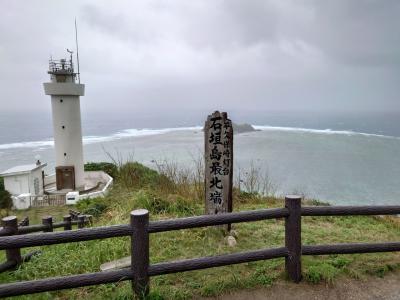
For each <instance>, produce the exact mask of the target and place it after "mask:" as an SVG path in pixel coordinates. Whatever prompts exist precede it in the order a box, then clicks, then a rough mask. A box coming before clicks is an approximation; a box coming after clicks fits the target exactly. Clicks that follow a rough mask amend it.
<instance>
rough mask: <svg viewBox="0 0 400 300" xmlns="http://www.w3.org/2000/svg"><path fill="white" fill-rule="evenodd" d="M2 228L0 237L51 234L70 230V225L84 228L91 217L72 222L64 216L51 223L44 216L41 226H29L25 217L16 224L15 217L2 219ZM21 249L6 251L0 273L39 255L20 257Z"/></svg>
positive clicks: (82, 217)
mask: <svg viewBox="0 0 400 300" xmlns="http://www.w3.org/2000/svg"><path fill="white" fill-rule="evenodd" d="M2 223H3V228H1V229H0V237H2V236H3V237H4V236H13V235H22V234H28V233H33V232H53V230H54V229H56V228H64V230H71V229H72V225H77V226H78V229H79V228H84V227H85V225H86V224H89V223H91V216H89V215H79V217H78V220H76V221H72V218H71V215H66V216H64V218H63V221H62V222H56V223H53V217H51V216H45V217H43V218H42V224H41V225H30V226H29V218H28V217H25V218H24V219H23V220H22V221H21V222H20V223H18V220H17V217H15V216H9V217H5V218H3V219H2ZM20 248H21V247H15V248H12V249H6V257H7V261H6V262H4V263H1V264H0V273H1V272H4V271H7V270H10V269H14V268H16V267H17V266H18V265H20V264H21V263H23V262H27V261H29V260H30V259H31V258H32V257H33V256H34V255H37V254H40V253H41V252H40V251H33V252H30V253H28V254H26V255H23V256H21V250H20Z"/></svg>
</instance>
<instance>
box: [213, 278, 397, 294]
mask: <svg viewBox="0 0 400 300" xmlns="http://www.w3.org/2000/svg"><path fill="white" fill-rule="evenodd" d="M207 299H208V300H211V299H218V300H228V299H229V300H244V299H251V300H264V299H268V300H275V299H277V300H313V299H324V300H344V299H346V300H347V299H351V300H367V299H368V300H369V299H374V300H375V299H382V300H383V299H385V300H397V299H400V273H395V274H388V275H386V276H385V277H384V278H377V277H369V278H367V279H365V280H355V279H340V280H338V281H336V282H335V284H334V285H332V286H327V285H325V284H316V285H313V284H308V283H304V282H303V283H300V284H293V283H289V282H284V281H280V282H277V283H275V284H274V285H273V286H272V287H270V288H263V289H256V290H248V291H236V292H233V293H232V294H226V295H222V296H219V297H215V298H207Z"/></svg>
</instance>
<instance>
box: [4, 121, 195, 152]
mask: <svg viewBox="0 0 400 300" xmlns="http://www.w3.org/2000/svg"><path fill="white" fill-rule="evenodd" d="M202 129H203V127H202V126H193V127H176V128H161V129H148V128H143V129H125V130H121V131H118V132H116V133H114V134H111V135H108V136H94V135H91V136H84V137H83V144H85V145H88V144H94V143H102V142H110V141H114V140H119V139H123V138H129V137H143V136H151V135H160V134H166V133H169V132H175V131H198V130H202ZM50 147H54V141H53V140H43V141H31V142H17V143H9V144H0V150H7V149H15V148H50Z"/></svg>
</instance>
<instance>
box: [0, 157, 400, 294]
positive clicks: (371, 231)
mask: <svg viewBox="0 0 400 300" xmlns="http://www.w3.org/2000/svg"><path fill="white" fill-rule="evenodd" d="M155 165H156V170H153V169H150V168H148V167H146V166H144V165H142V164H140V163H137V162H133V161H128V162H122V161H119V162H116V163H113V164H110V163H90V164H87V165H86V169H87V170H104V171H106V172H109V173H110V175H111V174H112V175H113V176H114V178H115V182H114V186H113V188H112V189H111V191H110V193H109V194H108V195H107V196H106V197H105V198H96V199H88V200H83V201H80V202H79V203H78V204H77V205H76V209H77V210H80V211H82V212H84V213H88V214H92V215H94V225H93V226H103V225H111V224H127V223H129V212H130V211H131V210H134V209H137V208H145V209H148V210H149V211H150V218H151V220H158V219H168V218H175V217H183V216H193V215H199V214H203V213H204V203H203V201H204V200H203V197H204V192H203V188H202V187H203V180H204V177H203V169H202V168H204V167H203V165H202V163H201V160H198V161H195V164H194V167H192V168H183V167H180V166H179V164H177V163H173V162H168V161H157V162H155ZM241 174H242V175H240V178H239V179H238V180H236V187H235V188H234V193H233V197H234V210H235V211H240V210H252V209H261V208H272V207H282V206H283V205H284V202H283V199H282V198H281V197H279V196H276V195H274V191H276V189H274V188H273V186H274V183H272V182H271V180H270V179H269V176H267V175H268V174H266V175H265V174H262V173H257V168H256V166H254V165H253V167H250V168H249V169H248V170H241ZM263 186H269V187H270V188H269V189H268V188H265V189H264V190H263ZM259 191H261V192H259ZM304 205H327V204H324V203H320V202H318V201H316V200H304ZM68 209H69V207H51V208H37V209H29V210H27V211H13V212H12V213H13V214H16V215H18V217H19V218H22V217H23V216H25V215H29V217H30V219H31V223H32V224H37V223H40V217H41V215H47V214H51V215H53V216H54V217H55V218H56V219H57V218H59V217H61V216H62V215H63V214H66V213H67V212H68ZM399 227H400V223H399V222H398V221H397V219H395V218H391V217H384V218H381V217H360V216H357V217H304V218H303V222H302V241H303V243H304V244H308V245H312V244H328V243H329V244H331V243H346V242H373V241H398V240H400V230H399ZM233 229H234V232H235V236H236V239H237V244H236V246H234V247H230V246H229V245H228V243H227V240H226V236H225V235H224V233H223V231H221V230H220V229H218V228H211V227H210V228H197V229H188V230H180V231H172V232H164V233H157V234H153V235H151V239H150V260H151V263H156V262H164V261H172V260H178V259H184V258H195V257H201V256H210V255H218V254H223V253H233V252H240V251H245V250H256V249H262V248H270V247H279V246H282V245H283V244H284V220H266V221H259V222H250V223H243V224H234V225H233ZM40 248H41V250H42V255H40V256H36V257H34V258H33V259H32V261H30V262H28V263H25V264H23V265H21V266H20V267H19V268H18V269H17V270H15V271H11V272H6V273H2V274H0V282H2V283H5V282H14V281H20V280H34V279H40V278H46V277H54V276H65V275H71V274H79V273H87V272H97V271H99V267H100V265H101V264H102V263H105V262H109V261H112V260H116V259H119V258H122V257H125V256H129V255H130V239H129V238H126V237H123V238H112V239H105V240H100V241H96V240H94V241H87V242H79V243H70V244H60V245H52V246H45V247H40ZM32 250H33V249H32V248H29V249H23V250H22V252H23V254H24V253H27V252H30V251H32ZM4 260H5V253H4V251H2V252H1V253H0V261H4ZM302 262H303V272H304V280H305V281H307V282H309V283H310V284H317V283H321V282H323V283H326V284H332V283H334V282H335V280H336V279H338V278H343V277H344V278H357V279H362V278H365V277H367V276H379V277H383V276H385V274H386V273H388V272H392V271H396V270H398V269H399V268H400V254H399V253H396V252H392V253H373V254H354V255H327V256H307V257H303V261H302ZM284 280H285V270H284V260H283V259H275V260H267V261H259V262H251V263H245V264H239V265H233V266H226V267H220V268H213V269H207V270H202V271H193V272H187V273H185V274H184V276H183V275H182V274H179V273H178V274H171V275H164V276H158V277H154V278H152V279H151V293H150V296H149V298H150V299H190V298H192V297H193V296H195V295H196V296H215V295H218V294H222V293H225V292H228V291H232V290H234V289H246V288H254V287H263V286H264V287H265V286H270V285H273V284H274V283H275V282H277V281H284ZM131 297H132V291H131V284H130V282H128V281H127V282H121V283H116V284H106V285H99V286H92V287H85V288H79V289H72V290H64V291H57V292H51V293H42V294H37V295H28V296H21V297H18V299H53V298H58V299H77V298H84V299H130V298H131Z"/></svg>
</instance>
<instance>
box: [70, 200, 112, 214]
mask: <svg viewBox="0 0 400 300" xmlns="http://www.w3.org/2000/svg"><path fill="white" fill-rule="evenodd" d="M76 207H77V209H78V210H79V211H81V212H82V213H84V214H87V215H92V216H94V217H99V216H101V214H103V213H104V211H105V210H106V209H107V208H108V205H107V204H106V203H105V200H104V198H93V199H84V200H81V201H79V202H78V203H77V205H76Z"/></svg>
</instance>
